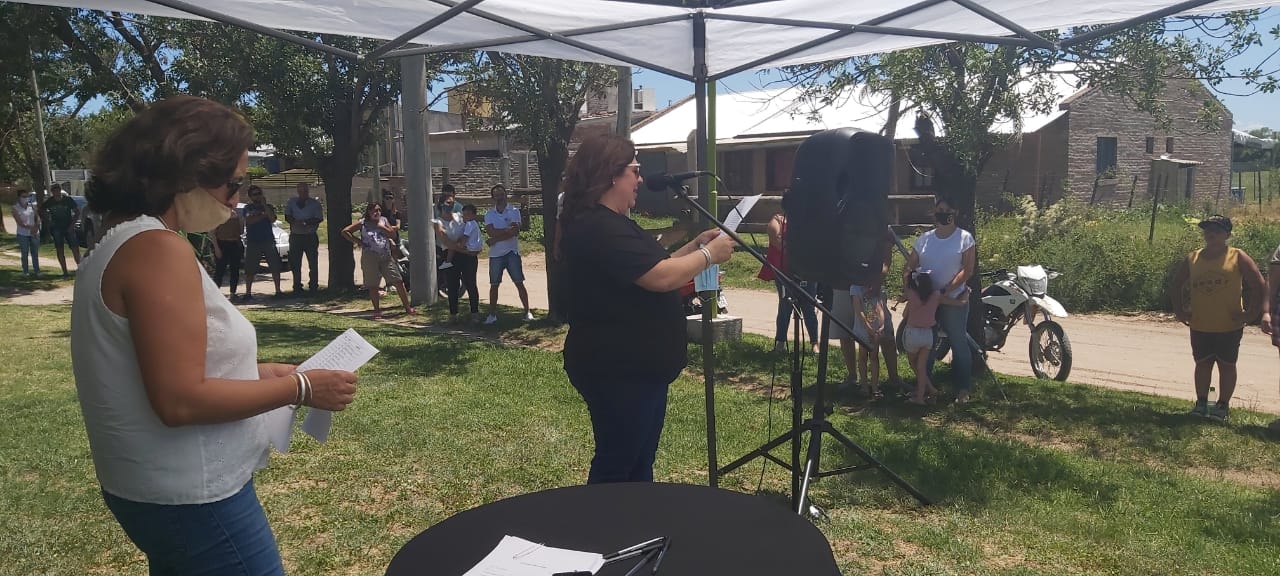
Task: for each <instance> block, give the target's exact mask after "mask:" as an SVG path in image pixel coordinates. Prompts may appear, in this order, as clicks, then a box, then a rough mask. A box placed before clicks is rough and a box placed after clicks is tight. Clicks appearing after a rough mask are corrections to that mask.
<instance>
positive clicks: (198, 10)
mask: <svg viewBox="0 0 1280 576" xmlns="http://www.w3.org/2000/svg"><path fill="white" fill-rule="evenodd" d="M147 2H150V3H152V4H158V5H160V6H164V7H166V8H173V9H174V10H179V11H182V12H186V13H188V14H194V15H196V16H200V17H202V18H208V19H210V20H213V21H216V22H222V23H223V24H230V25H232V26H239V27H241V28H244V29H247V30H252V31H254V32H257V33H259V34H263V35H266V36H270V37H272V38H278V39H280V40H284V41H287V42H293V43H294V44H300V45H302V46H306V47H307V48H311V49H312V50H319V51H321V52H325V53H328V54H333V55H334V56H339V57H341V58H345V59H347V60H350V61H352V62H359V61H360V60H361V58H360V55H359V54H356V53H355V52H351V51H350V50H343V49H341V48H335V47H333V46H329V45H328V44H323V43H320V42H316V41H315V40H311V39H309V38H303V37H301V36H298V35H295V34H290V33H288V32H282V31H280V30H276V29H275V28H268V27H266V26H263V25H261V24H255V23H253V22H250V21H248V20H245V19H243V18H236V17H235V16H228V15H226V14H223V13H221V12H217V11H214V10H210V9H208V8H203V7H200V6H196V5H195V4H188V3H186V2H183V1H182V0H147Z"/></svg>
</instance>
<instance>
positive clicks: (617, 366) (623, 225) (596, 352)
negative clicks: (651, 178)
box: [560, 206, 687, 379]
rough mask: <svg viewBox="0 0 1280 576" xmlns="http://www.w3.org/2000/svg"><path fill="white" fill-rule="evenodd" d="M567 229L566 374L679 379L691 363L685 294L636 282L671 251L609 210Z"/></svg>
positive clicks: (576, 221)
mask: <svg viewBox="0 0 1280 576" xmlns="http://www.w3.org/2000/svg"><path fill="white" fill-rule="evenodd" d="M563 230H564V231H563V233H564V237H563V238H562V239H561V242H560V246H561V252H562V253H563V256H564V275H563V276H562V278H563V280H564V286H565V289H566V293H567V298H566V304H567V306H566V312H567V318H568V320H569V336H568V337H567V338H566V340H565V346H564V365H565V369H566V370H570V371H583V372H594V373H604V374H609V373H617V372H622V373H626V374H629V375H635V374H640V375H652V376H654V377H658V378H670V379H675V377H676V376H677V375H678V374H679V373H680V371H681V370H683V369H684V366H685V363H686V362H687V358H686V344H685V342H686V337H685V321H684V315H683V313H682V312H681V309H680V295H679V293H678V292H677V291H671V292H650V291H648V290H645V289H644V288H641V287H640V286H639V285H637V284H636V283H635V282H636V279H638V278H640V277H641V276H644V275H645V273H646V272H648V271H649V270H651V269H652V268H653V267H654V266H655V265H657V264H658V263H659V262H661V261H663V260H665V259H666V258H668V257H669V256H668V254H667V252H666V250H663V248H662V246H661V245H659V244H658V242H657V241H656V240H654V239H653V236H652V235H651V234H650V233H648V232H645V231H644V229H642V228H640V226H639V225H637V224H636V223H635V222H633V221H632V220H631V219H630V218H627V217H626V216H622V215H621V214H618V213H617V212H614V211H613V210H610V209H608V208H605V207H603V206H596V207H594V208H591V209H590V210H589V211H588V212H586V213H585V214H582V215H580V216H578V217H577V218H575V219H574V220H573V221H572V222H568V223H566V224H565V226H564V229H563Z"/></svg>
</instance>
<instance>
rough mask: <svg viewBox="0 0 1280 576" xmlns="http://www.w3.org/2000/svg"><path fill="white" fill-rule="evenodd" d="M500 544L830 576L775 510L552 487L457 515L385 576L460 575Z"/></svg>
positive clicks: (604, 487) (421, 538) (714, 498)
mask: <svg viewBox="0 0 1280 576" xmlns="http://www.w3.org/2000/svg"><path fill="white" fill-rule="evenodd" d="M505 535H511V536H518V537H520V538H524V539H526V540H530V541H533V542H538V543H541V544H545V545H547V546H551V547H555V548H568V549H571V550H581V551H584V552H597V553H600V554H608V553H610V552H613V551H616V550H619V549H622V548H625V547H627V546H631V545H633V544H637V543H640V542H644V541H646V540H649V539H651V538H656V537H658V536H667V537H668V538H669V539H670V546H669V548H668V550H667V555H666V557H665V558H664V559H663V560H662V565H661V567H660V570H659V572H658V574H659V575H660V576H680V575H698V576H708V575H713V574H726V575H728V574H732V575H734V576H749V575H753V574H760V575H769V576H778V575H784V574H785V575H788V576H801V575H804V576H829V575H830V576H837V575H839V574H840V571H839V569H837V568H836V562H835V558H834V557H833V556H832V554H831V546H830V544H828V543H827V539H826V538H825V537H824V536H823V535H822V533H821V532H819V531H818V529H817V528H815V527H814V526H813V524H811V523H809V521H808V520H806V519H804V518H803V517H801V516H799V515H797V514H796V513H794V512H792V511H790V510H787V508H786V507H785V506H782V505H781V504H778V503H776V502H773V501H770V500H768V499H765V498H761V497H759V496H751V495H748V494H742V493H740V492H730V491H728V490H720V489H716V488H710V487H707V486H693V485H688V484H658V483H625V484H595V485H589V486H571V487H567V488H556V489H553V490H545V491H542V492H536V493H533V494H525V495H522V496H516V497H513V498H508V499H506V500H499V501H497V502H493V503H491V504H486V505H484V506H480V507H478V508H473V509H471V510H467V511H464V512H460V513H458V514H456V515H454V516H453V517H451V518H449V519H448V520H445V521H443V522H441V523H439V524H436V525H435V526H432V527H431V528H428V529H427V530H426V531H425V532H423V533H421V534H419V535H417V536H415V537H414V538H413V539H412V540H410V541H409V542H408V543H406V544H405V545H404V547H403V548H401V549H400V551H399V552H397V553H396V556H395V558H393V559H392V560H391V565H390V566H388V567H387V575H388V576H410V575H412V576H422V575H437V574H438V575H441V576H461V575H462V574H463V573H465V572H466V571H467V570H470V569H471V568H472V567H473V566H475V564H476V563H477V562H479V561H480V560H481V559H482V558H484V557H485V555H486V554H488V553H489V551H491V550H493V547H494V546H496V545H497V544H498V541H499V540H501V539H502V537H503V536H505ZM634 564H635V562H634V561H622V562H615V563H613V564H610V565H606V566H605V567H604V568H602V569H600V571H599V572H598V573H597V576H623V575H624V574H626V572H627V571H628V570H630V569H631V567H632V566H633V565H634ZM649 573H650V571H649V567H648V566H646V567H645V568H644V569H643V570H642V571H641V574H644V575H646V576H647V575H648V574H649Z"/></svg>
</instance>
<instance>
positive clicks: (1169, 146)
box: [1164, 136, 1173, 154]
mask: <svg viewBox="0 0 1280 576" xmlns="http://www.w3.org/2000/svg"><path fill="white" fill-rule="evenodd" d="M1164 151H1165V152H1166V153H1168V154H1173V137H1172V136H1171V137H1169V138H1165V139H1164Z"/></svg>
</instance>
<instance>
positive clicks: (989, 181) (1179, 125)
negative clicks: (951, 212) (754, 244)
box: [633, 74, 1231, 224]
mask: <svg viewBox="0 0 1280 576" xmlns="http://www.w3.org/2000/svg"><path fill="white" fill-rule="evenodd" d="M1053 82H1054V86H1055V93H1056V94H1057V103H1056V105H1055V106H1054V107H1053V109H1052V110H1050V111H1048V112H1046V113H1042V114H1037V113H1029V114H1027V115H1026V116H1025V117H1023V118H1021V119H1019V121H1018V122H1013V121H1010V120H1007V119H1006V120H1004V121H1002V122H999V123H997V124H996V125H995V126H994V127H993V132H995V133H998V134H1003V135H1005V136H1006V137H1007V141H1008V144H1007V146H1006V147H1005V148H1004V149H1002V150H1000V151H998V152H996V154H995V155H994V156H993V157H992V158H991V159H990V160H989V161H988V163H987V165H986V166H985V167H984V170H983V173H982V175H981V177H980V178H979V182H978V201H979V204H980V205H982V206H984V207H987V208H996V209H999V208H1003V207H1005V202H1004V198H1005V197H1007V196H1023V195H1031V196H1033V197H1035V198H1037V199H1038V200H1039V201H1041V202H1053V201H1056V200H1058V199H1060V198H1062V197H1064V196H1068V195H1069V196H1072V197H1074V198H1077V199H1080V200H1082V201H1085V202H1088V201H1090V200H1091V199H1092V200H1093V201H1094V202H1097V203H1100V204H1105V205H1111V206H1124V205H1127V204H1128V202H1129V194H1130V191H1131V190H1133V191H1134V196H1135V201H1139V200H1140V199H1145V198H1149V197H1150V196H1149V194H1150V192H1149V188H1148V175H1149V174H1150V171H1151V164H1152V161H1153V160H1157V159H1160V158H1162V157H1166V158H1168V159H1170V160H1172V161H1173V163H1175V164H1177V165H1178V166H1179V169H1180V170H1183V171H1185V172H1184V173H1181V174H1178V177H1177V178H1162V179H1160V180H1159V181H1157V182H1156V183H1155V186H1154V187H1156V188H1159V187H1161V186H1163V187H1165V188H1170V187H1172V185H1173V184H1174V183H1182V182H1186V183H1187V184H1186V185H1182V186H1181V189H1177V190H1173V189H1170V190H1162V194H1161V197H1162V198H1164V199H1168V198H1176V199H1179V200H1194V201H1204V200H1212V199H1213V198H1214V197H1215V195H1217V194H1219V186H1220V180H1222V182H1224V183H1225V180H1226V178H1227V177H1228V176H1229V174H1230V160H1231V114H1230V112H1228V111H1226V110H1225V108H1222V115H1221V118H1219V119H1218V122H1219V123H1218V125H1217V126H1215V127H1214V128H1213V129H1205V127H1204V126H1203V124H1201V123H1200V118H1201V112H1202V107H1203V105H1204V103H1205V102H1206V101H1212V102H1216V100H1213V96H1212V95H1211V94H1210V93H1209V91H1208V90H1207V89H1205V88H1204V87H1203V86H1201V85H1200V84H1199V82H1197V81H1194V80H1174V81H1170V82H1168V84H1167V86H1166V89H1165V92H1164V94H1162V95H1161V96H1160V97H1159V100H1160V101H1161V102H1162V103H1163V104H1164V105H1165V107H1166V109H1167V111H1168V115H1169V117H1170V124H1169V125H1170V128H1167V129H1166V128H1161V127H1160V126H1159V125H1158V122H1156V120H1155V119H1154V118H1153V117H1151V116H1150V115H1148V114H1143V113H1140V112H1138V111H1137V109H1136V107H1135V106H1134V105H1132V104H1131V103H1129V102H1127V101H1126V100H1125V99H1123V98H1122V97H1120V96H1117V95H1115V94H1111V93H1107V92H1105V91H1102V90H1096V89H1092V88H1089V87H1081V86H1080V83H1079V81H1078V80H1077V79H1076V78H1075V77H1074V76H1073V75H1070V74H1056V75H1054V77H1053ZM850 92H851V93H850V95H849V96H848V97H847V98H843V99H840V100H839V102H840V104H838V105H836V106H829V107H825V108H815V107H813V106H812V105H810V104H808V103H806V102H802V101H800V100H798V99H797V98H796V91H795V90H794V89H788V88H783V89H771V90H760V91H755V92H742V93H729V94H722V95H720V96H719V97H718V98H717V101H716V110H717V115H718V117H717V120H716V122H717V129H718V133H717V135H718V139H717V173H718V174H719V176H720V178H721V180H722V181H723V189H722V192H727V193H729V194H732V195H749V194H765V195H777V194H779V193H781V191H782V190H783V188H785V187H786V186H787V185H788V183H789V182H790V179H791V168H792V160H793V157H794V155H795V150H796V148H797V147H798V146H799V145H800V143H801V142H803V141H804V140H805V139H806V138H808V136H810V135H812V134H814V133H816V132H819V131H821V130H825V129H828V128H840V127H853V128H859V129H862V130H866V131H871V132H880V131H881V130H882V129H883V128H884V126H885V124H886V123H887V121H888V115H887V112H886V110H887V105H886V104H887V103H886V99H885V98H884V97H883V96H877V95H874V94H866V93H865V92H864V91H863V90H861V87H855V88H851V89H850ZM693 107H694V104H693V102H692V99H688V100H685V101H682V102H680V103H677V104H676V105H675V106H672V107H670V108H667V109H666V110H663V111H662V112H660V113H659V114H657V115H655V116H653V117H651V118H649V119H648V120H646V121H645V122H643V123H641V124H640V125H638V126H637V127H636V129H635V130H634V133H633V137H634V139H635V140H636V143H637V144H638V146H639V148H640V150H641V162H642V164H644V165H645V167H646V171H664V170H665V171H679V170H686V169H689V168H688V167H689V166H693V165H694V164H693V160H692V156H691V154H692V150H693V147H692V145H691V144H692V140H691V137H692V136H691V134H692V130H693V128H694V112H693ZM914 120H915V118H914V114H910V113H909V114H906V115H904V117H903V118H902V119H901V120H900V121H899V123H898V125H897V127H896V128H895V142H896V145H897V149H898V153H897V162H896V166H894V173H895V177H894V187H893V190H892V191H891V193H890V194H891V196H890V206H891V208H892V210H893V214H891V216H892V217H893V220H894V221H895V223H899V224H914V223H921V222H923V220H924V219H926V218H927V217H928V214H927V212H928V209H930V208H931V202H932V194H933V190H934V186H933V177H932V170H931V169H930V168H929V166H927V164H926V163H925V162H923V161H922V160H921V158H920V155H919V154H915V153H913V146H914V145H915V144H916V142H917V139H916V134H915V130H914ZM650 167H652V168H650ZM1135 177H1136V180H1135ZM1095 182H1096V189H1095ZM1221 193H1222V194H1226V193H1227V191H1226V190H1225V188H1224V189H1223V190H1222V192H1221ZM646 208H648V209H649V210H650V211H661V210H662V207H661V206H648V207H646ZM757 216H758V215H757ZM755 218H756V216H753V219H755Z"/></svg>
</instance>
